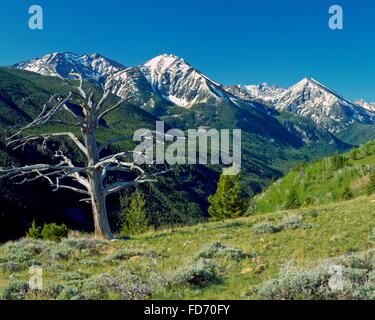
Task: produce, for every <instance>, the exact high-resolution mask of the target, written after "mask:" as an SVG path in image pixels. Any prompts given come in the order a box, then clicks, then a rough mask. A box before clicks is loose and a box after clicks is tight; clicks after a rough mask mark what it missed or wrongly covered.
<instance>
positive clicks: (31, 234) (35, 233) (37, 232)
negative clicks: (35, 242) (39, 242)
mask: <svg viewBox="0 0 375 320" xmlns="http://www.w3.org/2000/svg"><path fill="white" fill-rule="evenodd" d="M41 230H42V227H37V226H36V224H35V220H34V221H33V222H32V224H31V227H30V228H29V231H28V232H26V237H28V238H32V239H41V238H42V234H41Z"/></svg>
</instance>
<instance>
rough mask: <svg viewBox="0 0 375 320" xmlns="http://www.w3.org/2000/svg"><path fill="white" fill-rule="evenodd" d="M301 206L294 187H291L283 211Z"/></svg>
mask: <svg viewBox="0 0 375 320" xmlns="http://www.w3.org/2000/svg"><path fill="white" fill-rule="evenodd" d="M300 206H301V202H300V200H299V198H298V192H297V188H296V186H292V187H291V189H290V191H289V194H288V197H287V199H286V203H285V209H297V208H299V207H300Z"/></svg>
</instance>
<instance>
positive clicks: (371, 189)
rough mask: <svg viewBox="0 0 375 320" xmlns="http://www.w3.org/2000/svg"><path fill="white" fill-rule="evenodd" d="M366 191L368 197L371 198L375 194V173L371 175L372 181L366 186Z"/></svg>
mask: <svg viewBox="0 0 375 320" xmlns="http://www.w3.org/2000/svg"><path fill="white" fill-rule="evenodd" d="M366 190H367V195H368V196H371V195H372V194H374V193H375V173H372V174H371V175H370V181H369V182H368V184H367V186H366Z"/></svg>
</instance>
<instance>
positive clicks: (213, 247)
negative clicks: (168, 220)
mask: <svg viewBox="0 0 375 320" xmlns="http://www.w3.org/2000/svg"><path fill="white" fill-rule="evenodd" d="M286 217H287V218H286ZM264 223H266V224H264ZM374 225H375V197H360V198H358V199H356V200H351V201H344V202H338V203H332V204H327V205H320V206H316V207H313V208H304V209H299V210H294V211H278V212H275V213H270V214H265V215H255V216H251V217H248V218H241V219H236V220H228V221H225V222H215V223H202V224H198V225H196V226H192V227H184V228H177V229H170V230H163V231H157V232H152V231H150V232H148V233H145V234H143V235H139V236H135V237H132V238H131V239H130V240H123V241H117V242H105V241H104V242H103V241H97V240H93V239H89V238H87V237H86V240H85V239H83V238H70V239H66V240H63V241H62V242H61V243H59V244H55V243H51V242H43V241H32V240H20V241H18V242H14V243H7V244H5V245H3V246H1V247H0V270H1V272H0V287H1V292H2V297H3V298H7V299H15V298H23V299H35V298H38V299H55V298H59V299H71V298H73V299H146V298H147V299H258V298H267V299H268V298H270V299H273V298H288V299H290V298H327V297H330V298H335V297H341V298H348V297H352V296H350V295H349V293H350V294H352V295H355V296H354V298H364V297H367V296H366V294H369V291H368V290H367V289H366V288H370V289H371V286H372V287H374V278H373V277H371V275H370V273H371V271H372V266H374V265H375V264H374V262H375V258H374V252H375V251H374V250H372V251H371V250H370V249H372V248H374V242H373V241H372V240H371V238H370V239H369V236H371V235H372V229H373V227H374ZM270 226H274V227H273V228H272V227H270ZM262 232H265V233H262ZM213 241H214V242H219V243H220V244H217V243H212V242H213ZM366 250H370V251H368V252H367V253H365V254H362V256H361V254H360V253H359V252H363V251H366ZM357 254H358V255H359V258H357V257H356V256H357ZM335 257H336V258H335ZM337 257H339V258H337ZM327 259H328V260H327ZM322 261H323V262H322ZM327 261H328V262H329V263H331V262H332V263H334V264H335V265H342V266H344V267H343V268H345V272H344V279H345V280H346V282H345V283H348V282H350V281H351V282H350V285H352V286H354V287H355V286H360V287H359V288H358V290H357V289H355V290H354V289H353V288H352V289H351V291H350V292H349V291H348V292H347V291H345V292H344V291H342V292H341V291H340V292H338V291H334V292H333V291H332V290H330V289H329V287H327V286H328V284H327V283H328V279H329V278H328V277H329V275H328V274H327V273H322V271H321V272H320V273H319V274H317V273H314V272H313V271H303V270H314V269H312V268H315V267H316V266H317V265H324V263H325V264H327ZM369 261H370V262H371V263H370V262H369ZM286 263H287V264H286ZM37 264H40V265H41V266H42V268H43V277H44V290H43V291H39V292H38V291H34V292H30V291H29V292H27V291H22V289H23V288H25V283H24V281H28V279H29V277H30V275H29V273H28V266H30V265H37ZM291 264H293V268H295V269H290V268H292V267H291ZM288 268H289V269H288ZM288 270H289V271H288ZM290 270H293V272H291V271H290ZM301 270H302V271H301ZM319 270H320V269H319ZM322 270H323V269H322ZM288 272H289V273H288ZM327 272H328V271H327ZM279 273H280V274H281V278H279V277H280V274H279ZM283 277H284V278H285V279H286V281H284V280H285V279H284V278H283ZM274 278H279V280H273V281H271V282H269V280H270V279H274ZM283 279H284V280H283ZM322 279H323V280H322ZM324 279H325V280H324ZM301 281H302V282H301ZM302 283H303V284H302ZM256 285H260V287H256ZM301 290H302V291H301ZM317 290H318V291H317ZM366 290H367V291H366ZM371 292H374V290H373V289H372V291H371ZM318 293H319V294H318ZM352 298H353V297H352Z"/></svg>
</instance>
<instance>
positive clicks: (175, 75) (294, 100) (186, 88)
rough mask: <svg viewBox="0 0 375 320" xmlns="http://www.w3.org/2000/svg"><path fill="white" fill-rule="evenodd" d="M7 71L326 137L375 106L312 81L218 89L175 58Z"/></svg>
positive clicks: (364, 119)
mask: <svg viewBox="0 0 375 320" xmlns="http://www.w3.org/2000/svg"><path fill="white" fill-rule="evenodd" d="M13 67H14V68H19V69H24V70H28V71H33V72H36V73H39V74H42V75H52V76H54V75H60V76H62V77H65V78H67V77H69V72H70V71H71V70H72V69H74V70H75V71H76V72H80V73H81V74H82V75H83V77H84V79H91V80H93V81H97V82H104V83H105V85H106V86H111V90H112V93H113V94H115V95H117V96H120V97H128V96H129V95H132V96H135V98H136V100H135V101H137V104H138V105H139V106H140V107H142V108H143V107H149V108H154V107H155V106H157V105H158V103H160V102H162V104H164V105H177V106H180V107H183V108H186V109H191V108H193V107H197V106H204V107H205V108H209V107H210V106H213V107H214V108H217V106H218V105H220V104H222V103H227V104H230V105H232V106H233V107H236V108H243V107H245V108H246V107H249V106H250V107H252V108H254V109H257V110H258V111H263V112H265V113H267V114H268V115H276V114H277V112H290V113H293V114H296V115H299V116H302V117H304V118H307V119H311V120H312V121H313V122H315V123H316V124H317V125H319V127H320V128H324V129H326V130H328V131H329V132H331V133H337V132H340V131H342V130H344V129H345V128H347V127H348V126H350V125H352V124H353V123H360V124H366V125H368V124H373V123H374V122H375V104H372V103H368V102H365V101H363V100H360V101H357V102H356V103H354V102H352V101H350V100H348V99H346V98H344V97H342V96H341V95H339V94H337V93H336V92H334V91H333V90H331V89H329V88H327V87H326V86H324V85H323V84H321V83H319V82H318V81H316V80H314V79H310V78H305V79H303V80H301V81H300V82H299V83H297V84H295V85H293V86H292V87H290V88H288V89H284V88H279V87H277V86H274V85H269V84H267V83H262V84H260V85H233V86H222V85H221V84H219V83H217V82H215V81H214V80H212V79H210V78H209V77H207V76H206V75H204V74H203V73H202V72H200V71H198V70H197V69H195V68H194V67H192V66H191V65H190V64H189V63H187V62H186V61H185V60H184V59H182V58H179V57H177V56H175V55H168V54H162V55H160V56H157V57H155V58H153V59H151V60H149V61H147V62H145V63H143V64H142V65H140V66H137V67H128V68H127V67H125V66H124V65H122V64H120V63H118V62H116V61H113V60H110V59H107V58H105V57H103V56H101V55H99V54H93V55H91V56H89V55H86V54H84V55H77V54H73V53H70V52H64V53H53V54H49V55H46V56H44V57H43V58H41V59H37V58H36V59H32V60H30V61H26V62H21V63H18V64H16V65H14V66H13Z"/></svg>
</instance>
